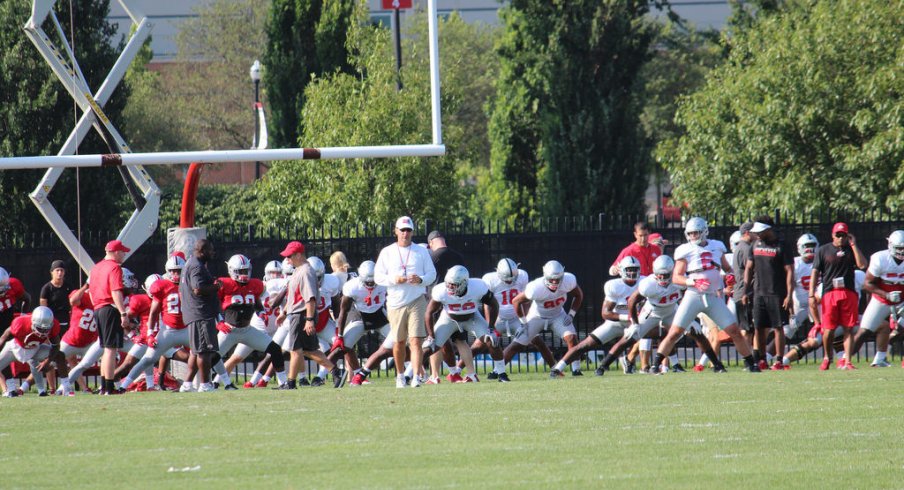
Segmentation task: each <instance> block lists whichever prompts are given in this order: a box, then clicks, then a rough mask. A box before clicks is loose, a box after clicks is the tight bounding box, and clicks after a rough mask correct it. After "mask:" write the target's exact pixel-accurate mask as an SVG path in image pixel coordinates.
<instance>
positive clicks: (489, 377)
mask: <svg viewBox="0 0 904 490" xmlns="http://www.w3.org/2000/svg"><path fill="white" fill-rule="evenodd" d="M498 378H499V375H498V374H496V371H490V373H489V374H487V379H498Z"/></svg>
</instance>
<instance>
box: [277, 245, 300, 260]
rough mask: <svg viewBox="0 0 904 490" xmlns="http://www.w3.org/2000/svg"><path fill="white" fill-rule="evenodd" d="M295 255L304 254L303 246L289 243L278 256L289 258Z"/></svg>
mask: <svg viewBox="0 0 904 490" xmlns="http://www.w3.org/2000/svg"><path fill="white" fill-rule="evenodd" d="M297 253H304V244H302V243H301V242H289V244H288V245H286V249H285V250H283V251H282V252H280V253H279V254H280V255H282V256H283V257H291V256H292V255H295V254H297Z"/></svg>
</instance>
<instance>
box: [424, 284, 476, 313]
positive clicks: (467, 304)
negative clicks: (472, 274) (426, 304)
mask: <svg viewBox="0 0 904 490" xmlns="http://www.w3.org/2000/svg"><path fill="white" fill-rule="evenodd" d="M488 292H489V289H488V288H487V285H486V283H485V282H483V281H482V280H480V279H474V278H470V279H468V290H467V291H465V294H464V295H463V296H455V295H454V294H449V291H448V290H446V283H442V284H437V285H436V286H433V290H432V291H431V292H430V298H431V299H432V300H433V301H436V302H438V303H442V304H443V311H445V312H446V313H448V314H450V315H470V314H473V313H478V312H480V305H481V304H483V303H482V302H481V300H482V299H483V297H484V296H486V295H487V293H488Z"/></svg>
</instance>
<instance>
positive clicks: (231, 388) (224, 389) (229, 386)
mask: <svg viewBox="0 0 904 490" xmlns="http://www.w3.org/2000/svg"><path fill="white" fill-rule="evenodd" d="M237 389H239V387H238V386H236V385H234V384H232V383H229V384H228V385H226V386H224V387H223V391H233V390H237Z"/></svg>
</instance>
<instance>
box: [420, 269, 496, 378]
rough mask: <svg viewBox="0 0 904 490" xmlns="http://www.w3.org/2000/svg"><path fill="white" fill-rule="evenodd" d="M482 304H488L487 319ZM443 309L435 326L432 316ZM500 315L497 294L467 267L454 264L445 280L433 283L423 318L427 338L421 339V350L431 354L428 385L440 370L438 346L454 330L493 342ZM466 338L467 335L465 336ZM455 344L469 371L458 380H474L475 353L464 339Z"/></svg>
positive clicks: (437, 376) (489, 342)
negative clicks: (473, 353) (474, 276)
mask: <svg viewBox="0 0 904 490" xmlns="http://www.w3.org/2000/svg"><path fill="white" fill-rule="evenodd" d="M482 305H486V306H487V307H489V311H490V318H489V322H487V320H486V319H484V318H483V315H481V314H480V308H481V306H482ZM440 309H442V310H443V311H442V313H440V315H439V319H438V320H437V321H436V325H434V324H433V317H434V315H436V313H437V312H438V311H439V310H440ZM498 314H499V303H497V302H496V297H495V296H494V295H493V293H491V292H490V290H489V289H488V288H487V285H486V283H485V282H483V281H482V280H480V279H472V278H471V277H470V275H469V273H468V269H466V268H464V266H461V265H456V266H454V267H452V268H450V269H449V271H448V272H446V277H445V283H444V284H437V285H436V286H433V290H432V291H431V293H430V303H429V304H428V305H427V313H426V314H425V315H424V320H425V321H426V323H427V338H426V340H424V353H425V354H429V355H430V379H428V380H427V384H439V379H440V378H439V375H440V373H441V371H442V363H443V353H442V351H441V350H440V349H439V348H438V347H437V346H442V345H443V344H445V343H446V341H447V340H449V337H451V336H452V334H453V333H454V332H456V331H458V332H461V333H467V332H470V333H472V334H473V335H474V336H475V337H477V338H478V339H480V340H482V341H483V342H484V343H487V344H490V345H495V342H496V334H495V333H494V332H492V330H493V329H494V327H493V325H495V324H496V316H497V315H498ZM465 338H467V337H465ZM454 343H455V347H456V348H457V349H458V354H459V355H460V356H461V359H462V361H464V363H465V369H467V370H468V374H467V376H465V377H464V378H463V379H462V381H460V382H461V383H476V382H477V381H479V380H478V379H477V372H476V371H475V369H474V356H473V355H471V347H470V346H469V345H468V343H467V341H466V340H462V339H456V340H455V341H454Z"/></svg>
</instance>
